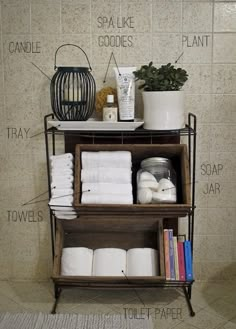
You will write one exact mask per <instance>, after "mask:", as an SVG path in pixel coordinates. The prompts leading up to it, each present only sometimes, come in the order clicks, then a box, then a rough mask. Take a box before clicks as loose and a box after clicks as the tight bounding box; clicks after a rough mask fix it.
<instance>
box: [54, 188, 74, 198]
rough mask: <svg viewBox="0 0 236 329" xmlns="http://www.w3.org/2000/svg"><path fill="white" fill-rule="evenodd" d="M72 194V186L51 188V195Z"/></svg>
mask: <svg viewBox="0 0 236 329" xmlns="http://www.w3.org/2000/svg"><path fill="white" fill-rule="evenodd" d="M71 195H72V196H73V195H74V190H73V189H72V188H67V189H61V188H60V189H59V188H54V189H52V196H53V197H56V196H71Z"/></svg>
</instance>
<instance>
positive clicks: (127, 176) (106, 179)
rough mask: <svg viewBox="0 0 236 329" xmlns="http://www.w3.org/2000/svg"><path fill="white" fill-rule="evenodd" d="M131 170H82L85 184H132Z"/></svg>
mask: <svg viewBox="0 0 236 329" xmlns="http://www.w3.org/2000/svg"><path fill="white" fill-rule="evenodd" d="M131 174H132V172H131V170H130V169H126V168H97V169H95V168H91V169H82V170H81V182H83V183H118V184H120V183H131Z"/></svg>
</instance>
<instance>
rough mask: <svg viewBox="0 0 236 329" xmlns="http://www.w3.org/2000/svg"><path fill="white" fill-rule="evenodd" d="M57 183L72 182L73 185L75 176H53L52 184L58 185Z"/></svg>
mask: <svg viewBox="0 0 236 329" xmlns="http://www.w3.org/2000/svg"><path fill="white" fill-rule="evenodd" d="M57 182H70V183H73V182H74V176H72V175H65V176H61V175H53V176H52V183H57Z"/></svg>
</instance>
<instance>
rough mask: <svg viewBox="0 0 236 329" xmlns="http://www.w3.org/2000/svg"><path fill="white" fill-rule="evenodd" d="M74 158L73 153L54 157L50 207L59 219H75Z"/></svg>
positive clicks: (52, 160)
mask: <svg viewBox="0 0 236 329" xmlns="http://www.w3.org/2000/svg"><path fill="white" fill-rule="evenodd" d="M73 160H74V157H73V155H72V154H71V153H65V154H61V155H52V156H51V157H50V164H51V194H52V197H51V200H50V202H49V205H50V206H51V209H53V210H54V211H55V216H56V217H57V218H59V219H74V218H76V212H75V210H74V208H73V207H72V205H73V201H74V189H73V182H74V172H73V169H74V165H73Z"/></svg>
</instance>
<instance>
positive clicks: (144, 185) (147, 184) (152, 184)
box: [138, 180, 159, 192]
mask: <svg viewBox="0 0 236 329" xmlns="http://www.w3.org/2000/svg"><path fill="white" fill-rule="evenodd" d="M158 187H159V184H158V183H157V181H155V182H153V181H148V180H144V181H139V183H138V188H139V189H140V188H142V189H143V188H149V189H151V190H152V191H155V192H156V191H157V190H158Z"/></svg>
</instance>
